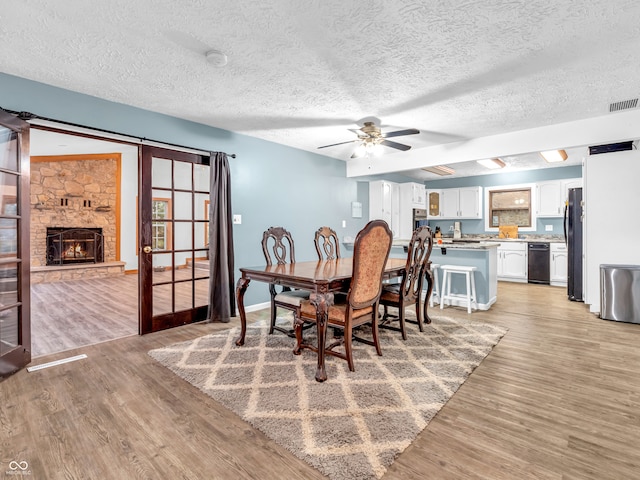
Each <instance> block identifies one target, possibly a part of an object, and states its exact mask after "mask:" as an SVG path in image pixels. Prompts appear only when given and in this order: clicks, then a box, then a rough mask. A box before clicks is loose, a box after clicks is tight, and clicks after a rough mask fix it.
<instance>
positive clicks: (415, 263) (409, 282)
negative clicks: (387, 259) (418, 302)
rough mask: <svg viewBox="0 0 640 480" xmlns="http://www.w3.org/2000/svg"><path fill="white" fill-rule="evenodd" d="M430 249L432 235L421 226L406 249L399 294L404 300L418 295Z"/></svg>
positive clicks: (415, 231) (425, 227) (427, 229)
mask: <svg viewBox="0 0 640 480" xmlns="http://www.w3.org/2000/svg"><path fill="white" fill-rule="evenodd" d="M432 249H433V233H432V232H431V229H430V228H429V227H427V226H422V227H418V228H417V229H416V230H414V232H413V235H412V236H411V241H410V242H409V247H408V249H407V265H406V267H405V271H404V275H403V276H402V283H401V285H400V294H401V295H403V296H404V297H405V298H407V299H412V300H413V299H415V298H416V296H417V295H420V292H421V290H422V280H423V279H424V275H425V273H426V272H425V268H426V266H427V262H429V257H430V256H431V250H432Z"/></svg>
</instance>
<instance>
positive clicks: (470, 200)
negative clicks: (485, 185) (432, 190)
mask: <svg viewBox="0 0 640 480" xmlns="http://www.w3.org/2000/svg"><path fill="white" fill-rule="evenodd" d="M440 194H441V195H440V205H441V206H440V218H453V219H463V218H482V208H481V206H482V187H465V188H445V189H443V190H441V191H440Z"/></svg>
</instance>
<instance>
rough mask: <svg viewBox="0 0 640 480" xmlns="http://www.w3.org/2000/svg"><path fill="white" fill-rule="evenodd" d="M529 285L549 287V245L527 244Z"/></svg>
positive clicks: (544, 243) (542, 243)
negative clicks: (537, 284) (538, 284)
mask: <svg viewBox="0 0 640 480" xmlns="http://www.w3.org/2000/svg"><path fill="white" fill-rule="evenodd" d="M528 271H529V275H528V279H529V283H540V284H543V285H549V244H548V243H547V242H529V269H528Z"/></svg>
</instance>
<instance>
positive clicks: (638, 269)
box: [600, 265, 640, 323]
mask: <svg viewBox="0 0 640 480" xmlns="http://www.w3.org/2000/svg"><path fill="white" fill-rule="evenodd" d="M600 318H603V319H605V320H616V321H618V322H630V323H640V265H600Z"/></svg>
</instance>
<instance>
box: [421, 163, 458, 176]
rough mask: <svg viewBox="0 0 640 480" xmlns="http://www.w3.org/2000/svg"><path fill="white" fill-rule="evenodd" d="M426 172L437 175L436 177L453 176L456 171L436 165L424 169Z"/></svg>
mask: <svg viewBox="0 0 640 480" xmlns="http://www.w3.org/2000/svg"><path fill="white" fill-rule="evenodd" d="M422 170H424V171H425V172H431V173H435V174H436V175H453V174H454V173H456V171H455V170H454V169H453V168H449V167H445V166H444V165H436V166H435V167H423V168H422Z"/></svg>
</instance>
